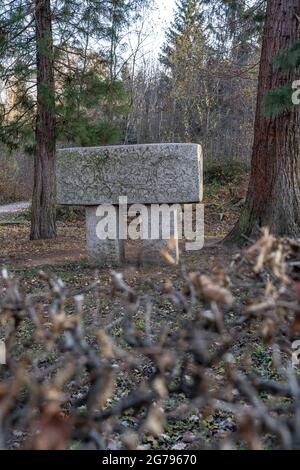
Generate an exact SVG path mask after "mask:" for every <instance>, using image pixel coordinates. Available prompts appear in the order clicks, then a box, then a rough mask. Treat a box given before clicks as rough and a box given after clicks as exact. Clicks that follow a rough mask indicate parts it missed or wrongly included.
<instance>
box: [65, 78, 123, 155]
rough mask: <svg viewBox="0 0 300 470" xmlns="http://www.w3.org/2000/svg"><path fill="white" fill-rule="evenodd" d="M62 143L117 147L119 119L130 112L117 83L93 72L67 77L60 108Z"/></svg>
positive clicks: (119, 135)
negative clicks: (112, 145)
mask: <svg viewBox="0 0 300 470" xmlns="http://www.w3.org/2000/svg"><path fill="white" fill-rule="evenodd" d="M56 109H57V115H58V119H57V134H58V139H59V141H62V142H71V143H74V144H76V145H78V146H92V145H101V144H105V145H107V144H115V143H117V142H119V141H120V138H121V131H120V128H119V127H118V125H117V122H114V121H116V118H118V117H119V116H122V115H124V114H126V113H127V111H128V97H127V94H126V92H125V90H124V88H123V84H122V83H121V82H120V81H118V80H114V81H111V80H107V79H106V80H103V79H101V77H99V75H98V74H97V73H95V72H94V71H90V72H88V73H86V74H85V75H80V74H79V75H78V74H74V75H72V76H68V77H67V78H66V79H65V80H64V82H63V86H62V90H61V94H60V96H59V104H58V105H57V108H56Z"/></svg>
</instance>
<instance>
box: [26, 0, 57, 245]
mask: <svg viewBox="0 0 300 470" xmlns="http://www.w3.org/2000/svg"><path fill="white" fill-rule="evenodd" d="M34 15H35V25H36V49H37V58H36V60H37V120H36V152H35V164H34V188H33V198H32V220H31V239H41V238H54V237H55V236H56V222H55V198H56V196H55V194H56V184H55V85H54V68H53V37H52V24H51V23H52V21H51V20H52V18H51V6H50V0H35V11H34Z"/></svg>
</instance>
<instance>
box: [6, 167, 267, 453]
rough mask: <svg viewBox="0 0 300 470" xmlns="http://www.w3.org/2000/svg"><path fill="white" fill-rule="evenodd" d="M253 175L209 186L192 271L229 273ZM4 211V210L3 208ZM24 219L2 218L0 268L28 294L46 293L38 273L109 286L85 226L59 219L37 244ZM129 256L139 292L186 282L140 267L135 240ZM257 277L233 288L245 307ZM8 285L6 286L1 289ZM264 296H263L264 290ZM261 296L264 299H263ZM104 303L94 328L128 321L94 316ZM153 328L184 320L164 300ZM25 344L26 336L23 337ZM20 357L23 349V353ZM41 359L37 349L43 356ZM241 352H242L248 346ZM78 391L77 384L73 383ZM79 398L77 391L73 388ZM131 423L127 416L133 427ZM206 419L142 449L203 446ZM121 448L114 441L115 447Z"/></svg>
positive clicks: (208, 432)
mask: <svg viewBox="0 0 300 470" xmlns="http://www.w3.org/2000/svg"><path fill="white" fill-rule="evenodd" d="M247 179H248V176H247V175H246V174H244V175H243V176H242V184H241V175H238V176H237V177H236V178H233V179H232V180H231V181H227V182H225V184H220V183H219V182H217V181H215V180H213V181H211V182H209V183H207V184H206V188H205V189H206V193H205V201H204V202H205V234H206V245H205V247H204V248H203V249H202V250H201V251H200V252H190V253H183V255H182V265H184V266H185V267H186V269H187V270H188V271H189V270H191V271H199V272H201V273H205V274H207V275H211V274H212V273H213V272H215V271H216V270H217V269H223V267H224V269H225V271H227V270H228V269H229V266H230V263H231V261H232V259H233V256H234V255H235V254H236V253H237V252H239V251H240V250H239V248H238V247H235V246H232V247H228V246H226V248H225V247H224V246H223V245H222V244H221V243H219V242H220V241H221V240H222V238H223V237H224V236H225V235H226V234H227V233H228V232H229V231H230V229H231V228H232V227H233V226H234V224H235V222H236V220H237V218H238V216H239V211H240V207H241V204H242V200H243V198H244V197H245V193H246V187H247ZM0 213H1V209H0ZM27 219H28V217H26V212H25V217H24V212H23V213H21V214H17V215H16V214H15V213H5V214H2V215H1V216H0V266H2V267H7V268H8V269H9V271H11V272H12V273H14V274H15V275H17V277H18V279H19V280H20V284H21V286H22V290H23V291H25V292H26V293H30V294H32V293H37V292H39V291H40V289H41V286H42V283H41V280H40V277H39V271H40V270H43V271H44V272H46V273H47V274H50V275H51V274H52V275H55V276H57V277H60V278H61V279H62V280H63V281H64V282H65V283H66V284H67V285H68V287H69V288H70V289H71V290H72V291H73V292H74V294H76V292H80V291H81V290H82V289H83V288H84V287H86V286H88V285H91V284H92V283H93V282H94V281H95V278H96V277H97V279H100V282H101V285H102V286H104V287H105V286H107V288H108V287H109V285H110V273H109V271H108V270H107V269H100V270H95V269H94V268H92V267H90V266H89V264H88V262H87V259H86V256H85V227H84V221H83V220H80V219H78V220H76V221H66V220H65V221H62V220H60V221H58V237H57V239H55V240H50V241H49V240H45V241H30V240H29V230H30V223H29V221H28V220H27ZM127 258H128V259H130V260H131V261H132V262H131V263H128V264H127V265H126V266H125V267H124V268H122V269H121V271H122V273H123V275H124V279H125V281H126V282H127V284H128V285H130V286H134V287H135V288H136V289H138V290H139V291H143V292H150V291H151V290H153V289H154V290H155V291H156V292H158V293H159V292H160V291H161V288H162V286H163V285H164V283H165V282H166V281H167V280H171V281H172V282H173V283H174V284H180V282H181V281H182V270H181V266H179V267H174V266H165V265H161V266H159V267H157V266H150V267H149V266H147V267H142V266H138V264H137V261H138V259H139V256H138V252H137V250H136V249H135V248H134V247H133V246H132V242H129V243H128V246H127ZM255 282H256V281H255V279H254V280H253V279H244V280H243V282H240V281H239V282H238V283H237V284H236V286H235V288H234V291H233V294H234V296H235V297H236V298H238V299H240V301H241V302H244V301H245V299H246V298H247V295H248V294H249V291H250V289H251V291H252V292H251V294H252V296H253V295H254V294H255V292H256V291H257V288H256V284H255ZM0 287H1V286H0ZM257 292H258V291H257ZM257 295H258V294H257ZM97 308H98V309H99V305H98V306H96V305H95V299H94V298H93V296H92V295H87V296H86V298H85V311H86V320H85V321H86V323H87V324H89V323H91V322H94V323H93V325H96V326H97V323H99V325H102V326H103V323H104V324H105V323H109V322H111V321H114V319H115V318H119V316H120V314H121V315H122V311H123V308H124V307H122V306H121V305H120V303H118V302H117V303H115V304H114V305H113V306H112V303H109V302H106V301H105V300H103V302H102V303H101V305H100V310H101V318H98V316H99V310H98V316H96V320H95V311H96V310H97ZM152 321H153V325H154V329H158V328H159V327H160V326H161V325H162V324H164V323H168V324H169V325H171V327H173V326H174V328H175V327H176V324H177V322H178V321H179V319H178V318H176V317H174V310H173V308H172V306H171V304H169V303H165V301H163V300H161V303H160V301H158V304H157V305H156V309H155V314H154V316H153V318H152ZM135 323H136V325H137V327H138V328H141V329H143V328H144V327H145V324H144V319H143V317H141V318H138V317H137V318H135ZM30 334H31V333H30V328H28V330H27V329H26V328H25V329H24V331H23V335H24V338H25V339H26V340H28V338H29V336H30ZM112 334H113V336H116V337H118V336H120V328H119V327H116V328H115V329H114V330H113V332H112ZM21 339H22V338H21ZM249 341H251V342H252V344H253V350H254V358H255V361H256V364H257V368H258V369H259V370H260V371H261V373H262V374H268V361H269V360H270V353H269V352H268V351H267V349H266V348H265V347H264V346H263V345H262V342H261V341H260V340H258V339H257V338H256V337H255V336H254V333H252V332H251V331H245V344H247V343H249ZM19 353H20V351H19ZM36 354H38V351H37V352H36ZM239 354H241V355H242V354H243V346H242V345H241V349H240V352H239ZM55 360H56V358H55V356H54V355H53V354H51V353H49V357H48V362H49V363H51V362H55ZM213 373H214V375H215V380H216V381H217V382H218V380H222V379H221V377H222V366H220V370H219V369H216V370H215V371H213ZM140 378H141V377H140V375H139V373H137V374H136V376H134V377H127V376H126V377H124V380H122V382H121V383H120V389H119V390H118V394H121V395H124V394H126V393H127V391H128V390H129V389H130V382H131V383H132V381H133V382H135V381H137V382H138V381H139V380H140ZM72 387H74V384H73V385H72ZM73 393H74V395H75V396H76V393H80V391H79V392H78V390H75V389H74V390H73ZM177 405H178V403H172V402H170V403H169V405H168V406H169V408H170V409H172V407H176V406H177ZM131 419H132V417H130V416H129V417H128V420H129V421H130V420H131ZM199 419H200V417H199V415H198V414H197V412H195V413H194V414H192V415H190V416H187V417H183V418H176V419H174V420H173V421H172V420H171V421H170V422H169V423H168V425H167V427H166V430H165V433H164V434H163V435H161V436H160V437H159V438H158V439H157V438H154V437H152V436H150V437H148V438H145V439H144V442H143V446H144V447H143V446H142V448H145V449H154V448H171V449H181V450H182V449H184V448H197V439H198V438H199V432H198V422H199ZM204 423H205V426H204V430H203V429H202V431H201V440H202V439H204V440H205V441H207V442H210V441H211V440H212V439H215V438H217V439H218V438H223V437H226V435H227V434H229V433H230V432H232V431H234V429H235V426H236V424H235V422H234V419H233V417H232V416H231V415H230V414H229V413H225V412H224V413H218V415H217V416H215V415H214V416H208V417H207V418H206V419H205V420H204ZM22 438H23V437H22V436H21V437H20V435H17V437H16V436H15V437H13V438H12V439H11V442H10V444H9V445H10V447H11V448H19V447H20V446H21V441H22ZM115 445H117V444H116V443H114V442H112V443H111V448H112V449H113V448H114V446H115Z"/></svg>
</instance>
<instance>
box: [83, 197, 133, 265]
mask: <svg viewBox="0 0 300 470" xmlns="http://www.w3.org/2000/svg"><path fill="white" fill-rule="evenodd" d="M97 209H98V206H88V207H86V211H85V223H86V251H87V255H88V257H89V261H90V263H91V264H92V265H94V266H97V267H101V266H120V265H122V264H123V263H124V260H125V247H124V240H120V239H119V237H118V236H117V237H115V239H111V240H110V239H106V240H101V239H100V238H98V236H97V224H98V222H99V219H100V218H99V216H98V215H97ZM103 210H105V208H103ZM118 212H119V209H118V207H117V206H116V207H115V214H116V216H115V217H114V218H113V220H112V223H113V224H114V223H116V232H117V233H118V230H119V214H118Z"/></svg>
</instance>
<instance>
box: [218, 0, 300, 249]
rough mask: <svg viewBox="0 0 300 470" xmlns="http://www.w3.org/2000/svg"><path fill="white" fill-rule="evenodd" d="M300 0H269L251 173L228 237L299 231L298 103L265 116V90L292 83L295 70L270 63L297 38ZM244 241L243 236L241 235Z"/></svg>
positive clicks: (229, 238) (299, 149)
mask: <svg viewBox="0 0 300 470" xmlns="http://www.w3.org/2000/svg"><path fill="white" fill-rule="evenodd" d="M297 15H298V16H299V15H300V0H268V3H267V17H266V22H265V27H264V36H263V44H262V54H261V61H260V72H259V83H258V96H257V107H256V118H255V127H254V145H253V153H252V162H251V175H250V183H249V189H248V194H247V198H246V203H245V206H244V207H243V209H242V212H241V216H240V219H239V221H238V223H237V225H236V227H235V228H234V229H233V231H232V232H231V233H230V234H229V236H228V237H227V241H231V242H237V241H240V240H241V239H242V238H244V237H243V235H246V236H248V237H249V236H252V235H256V234H257V232H258V230H259V228H261V227H269V228H270V230H271V232H272V233H274V234H275V235H279V236H282V235H289V236H293V237H296V236H299V233H300V106H296V107H294V108H292V109H291V110H288V111H285V112H284V113H282V114H281V115H280V116H278V117H276V118H265V117H264V116H263V100H264V97H265V95H266V93H267V91H268V90H270V89H273V88H277V87H279V86H281V85H285V84H290V85H291V84H292V82H293V81H294V80H296V79H299V78H300V77H299V75H298V76H297V72H296V70H295V71H294V72H291V73H290V74H289V75H283V74H282V73H281V72H280V70H278V69H277V68H276V67H274V66H273V64H272V59H273V57H274V56H275V55H276V54H278V52H279V51H280V50H281V49H286V48H288V47H290V46H291V45H292V44H293V43H295V42H296V40H297V39H299V36H300V22H299V20H298V19H297ZM244 241H245V238H244Z"/></svg>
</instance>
